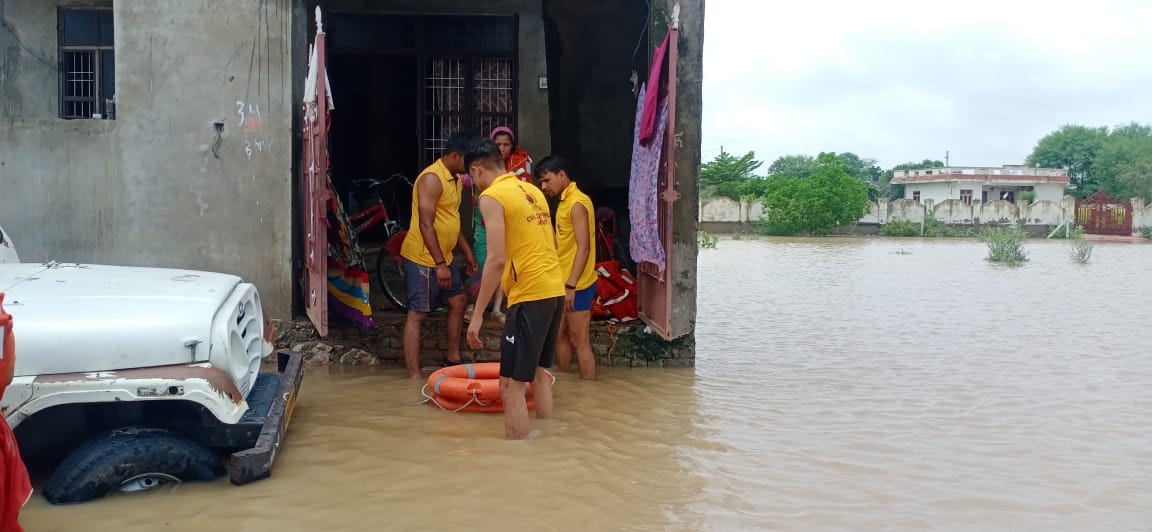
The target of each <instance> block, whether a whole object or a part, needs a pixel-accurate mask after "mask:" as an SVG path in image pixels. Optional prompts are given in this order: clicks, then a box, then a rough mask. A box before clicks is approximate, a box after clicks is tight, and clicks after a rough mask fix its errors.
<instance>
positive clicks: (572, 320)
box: [556, 310, 596, 380]
mask: <svg viewBox="0 0 1152 532" xmlns="http://www.w3.org/2000/svg"><path fill="white" fill-rule="evenodd" d="M591 321H592V311H590V310H584V311H580V312H569V313H567V314H565V315H564V322H563V323H564V325H561V326H560V338H559V340H558V341H557V342H556V356H557V357H559V356H560V346H561V345H567V344H568V343H569V342H571V345H573V346H575V347H576V357H577V358H576V362H577V363H578V364H579V365H580V378H581V379H586V380H595V379H596V355H593V354H592V342H591V341H590V340H589V338H588V325H589V323H591ZM565 325H567V329H568V331H567V334H565V332H564V326H565Z"/></svg>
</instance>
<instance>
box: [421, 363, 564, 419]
mask: <svg viewBox="0 0 1152 532" xmlns="http://www.w3.org/2000/svg"><path fill="white" fill-rule="evenodd" d="M548 377H550V378H549V379H548V380H549V381H550V382H551V383H552V384H556V376H555V375H553V374H552V372H551V371H549V372H548ZM478 393H479V392H478V391H476V390H473V391H472V398H471V399H469V400H468V402H467V403H464V404H462V405H460V407H459V408H447V407H445V406H444V405H442V404H440V402H439V401H437V400H436V398H435V397H432V396H431V395H428V385H427V384H425V385H424V386H422V387H421V388H420V395H423V396H424V400H423V401H419V402H417V403H416V404H417V405H423V404H428V403H432V404H434V405H436V406H437V407H438V408H439V409H440V410H443V411H445V412H460V411H462V410H464V409H465V408H468V405H471V404H476V405H479V406H488V405H490V404H492V401H481V400H480V398H479V397H478V396H477V394H478Z"/></svg>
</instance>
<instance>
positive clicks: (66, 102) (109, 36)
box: [57, 7, 116, 118]
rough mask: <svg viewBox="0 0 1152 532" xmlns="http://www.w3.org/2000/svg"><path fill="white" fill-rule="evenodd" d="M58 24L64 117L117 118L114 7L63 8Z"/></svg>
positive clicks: (61, 114) (62, 116) (61, 95)
mask: <svg viewBox="0 0 1152 532" xmlns="http://www.w3.org/2000/svg"><path fill="white" fill-rule="evenodd" d="M57 23H58V25H57V29H58V33H59V35H58V40H59V45H60V56H59V57H60V117H61V118H97V117H101V118H113V116H112V115H113V114H114V113H115V108H114V105H113V104H112V103H111V100H112V99H113V97H114V96H115V92H116V60H115V56H114V52H113V37H114V36H113V29H112V9H111V8H72V7H62V8H60V9H59V11H58V19H57Z"/></svg>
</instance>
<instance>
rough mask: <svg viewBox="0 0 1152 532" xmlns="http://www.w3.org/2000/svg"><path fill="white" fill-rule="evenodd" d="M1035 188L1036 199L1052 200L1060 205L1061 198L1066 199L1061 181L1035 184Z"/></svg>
mask: <svg viewBox="0 0 1152 532" xmlns="http://www.w3.org/2000/svg"><path fill="white" fill-rule="evenodd" d="M1034 190H1035V191H1036V200H1035V201H1051V202H1052V203H1055V204H1057V205H1059V204H1060V200H1062V199H1064V185H1062V184H1060V183H1044V184H1042V185H1035V187H1034Z"/></svg>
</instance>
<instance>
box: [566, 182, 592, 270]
mask: <svg viewBox="0 0 1152 532" xmlns="http://www.w3.org/2000/svg"><path fill="white" fill-rule="evenodd" d="M572 230H573V233H574V234H575V235H576V261H575V262H573V263H572V271H571V272H569V274H568V282H567V283H565V284H566V285H567V286H576V283H578V282H580V276H581V275H583V274H584V267H585V266H587V265H588V258H589V257H590V256H591V255H592V236H591V235H589V234H588V209H586V208H585V207H584V205H583V204H580V203H577V204H575V205H573V206H572Z"/></svg>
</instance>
